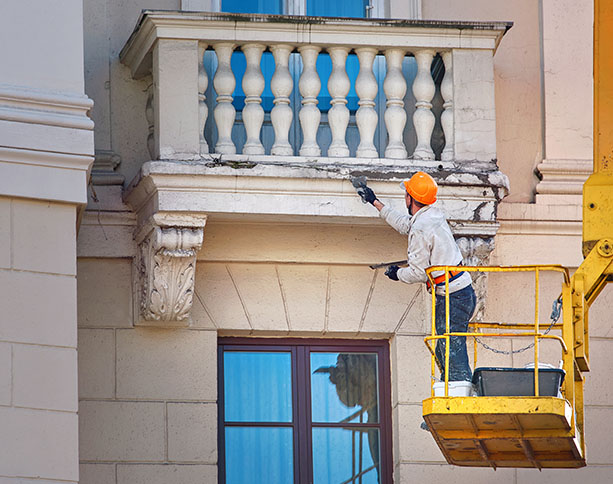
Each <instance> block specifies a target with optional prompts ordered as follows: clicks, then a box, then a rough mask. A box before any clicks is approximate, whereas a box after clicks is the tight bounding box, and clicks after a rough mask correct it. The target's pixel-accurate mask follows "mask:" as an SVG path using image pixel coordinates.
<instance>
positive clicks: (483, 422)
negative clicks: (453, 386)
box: [423, 0, 613, 469]
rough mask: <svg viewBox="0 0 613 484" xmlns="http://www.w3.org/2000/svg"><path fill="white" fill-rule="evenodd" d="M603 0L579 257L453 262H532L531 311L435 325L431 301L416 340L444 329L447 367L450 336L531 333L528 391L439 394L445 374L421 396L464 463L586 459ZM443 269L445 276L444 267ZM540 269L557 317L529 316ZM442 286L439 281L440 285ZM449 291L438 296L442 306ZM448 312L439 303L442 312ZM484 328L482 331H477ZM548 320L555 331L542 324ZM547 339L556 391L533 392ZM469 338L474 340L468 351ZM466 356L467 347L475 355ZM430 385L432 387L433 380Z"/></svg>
mask: <svg viewBox="0 0 613 484" xmlns="http://www.w3.org/2000/svg"><path fill="white" fill-rule="evenodd" d="M612 31H613V2H608V1H605V0H595V2H594V173H593V174H592V175H591V176H590V177H589V179H588V180H587V181H586V182H585V184H584V187H583V255H584V257H585V259H584V261H583V263H582V264H581V265H580V266H579V268H578V269H577V271H576V272H575V273H574V275H573V276H572V277H569V275H568V272H567V271H566V269H564V268H562V267H560V266H519V267H461V268H460V270H467V271H475V272H476V271H483V272H516V271H532V272H534V274H535V282H536V284H535V287H536V290H535V321H534V323H530V324H528V323H525V324H504V323H473V324H471V330H470V331H471V332H468V333H450V332H449V321H447V332H446V333H445V334H441V335H437V334H436V330H435V327H434V318H435V316H434V310H435V303H434V301H435V296H434V294H433V296H432V297H433V302H432V312H433V315H432V335H431V336H429V337H427V338H426V344H427V346H428V348H429V349H430V351H431V352H432V375H433V376H434V372H435V356H434V350H433V346H434V343H435V341H436V340H437V339H445V340H446V342H447V344H446V345H445V346H446V360H445V368H444V369H443V371H444V372H445V374H446V375H448V371H449V368H448V365H449V338H450V337H451V336H467V337H474V338H477V337H486V336H503V337H506V338H508V337H514V336H521V337H526V336H530V337H532V338H534V340H533V343H532V345H533V346H534V369H533V370H532V378H533V388H532V390H533V392H532V393H531V394H530V395H523V396H466V397H458V396H448V395H449V394H450V392H449V383H448V382H447V380H448V379H447V378H445V380H446V383H445V384H444V392H443V393H442V396H441V395H439V394H435V391H434V388H433V389H432V396H431V397H430V398H428V399H426V400H424V401H423V416H424V420H425V421H426V423H427V424H428V427H429V429H430V431H431V433H432V436H433V437H434V439H435V440H436V442H437V444H438V446H439V448H440V449H441V451H442V452H443V454H444V455H445V458H446V459H447V461H448V462H449V463H450V464H455V465H459V466H470V467H484V466H491V467H493V468H497V467H535V468H538V469H543V468H578V467H583V466H585V465H586V454H585V441H584V415H583V381H584V376H583V373H584V372H587V371H589V369H590V366H589V340H588V329H589V325H588V311H589V308H590V306H591V304H592V303H593V302H594V300H595V299H596V298H597V297H598V295H599V294H600V292H601V291H602V289H603V288H604V286H605V285H606V284H607V283H608V282H613V35H611V34H610V32H612ZM456 269H457V268H456V267H447V266H444V267H442V266H441V267H432V268H430V269H429V271H428V277H429V278H430V280H431V283H433V282H434V281H433V280H432V277H431V276H430V272H431V271H436V270H439V271H440V270H444V271H445V274H446V286H447V284H448V281H449V272H450V271H454V270H456ZM543 271H558V272H562V274H563V276H564V281H563V283H562V295H561V300H562V314H563V318H562V322H561V323H559V322H557V321H555V320H552V322H551V324H543V323H541V322H539V309H538V308H539V294H538V291H539V290H538V286H539V284H538V279H539V274H540V273H541V272H543ZM447 287H448V286H447ZM448 304H449V301H448V300H447V308H448ZM446 313H447V314H449V311H448V310H447V312H446ZM484 330H486V331H488V330H489V331H490V332H489V333H484V332H483V331H484ZM550 330H555V331H557V332H560V333H561V336H556V335H552V334H549V331H550ZM545 338H550V339H557V340H558V341H559V343H560V349H561V354H562V362H563V370H564V372H565V377H564V381H563V383H562V386H561V388H560V393H559V394H554V395H546V396H545V395H541V394H540V392H539V385H540V383H541V378H540V376H539V373H543V371H544V370H541V371H540V372H539V363H538V348H539V342H540V341H541V340H543V339H545ZM476 347H477V345H475V351H476ZM475 356H476V355H475ZM439 393H441V392H440V390H439Z"/></svg>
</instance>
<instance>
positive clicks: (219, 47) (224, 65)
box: [213, 42, 236, 154]
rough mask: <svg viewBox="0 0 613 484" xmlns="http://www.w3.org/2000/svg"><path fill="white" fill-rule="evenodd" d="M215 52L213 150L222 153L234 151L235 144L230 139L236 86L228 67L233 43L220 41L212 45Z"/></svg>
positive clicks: (234, 112) (234, 115)
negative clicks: (215, 135)
mask: <svg viewBox="0 0 613 484" xmlns="http://www.w3.org/2000/svg"><path fill="white" fill-rule="evenodd" d="M213 48H214V49H215V53H216V54H217V72H215V77H214V78H213V87H214V88H215V92H217V106H215V110H214V111H213V115H214V117H215V123H216V124H217V136H218V138H217V144H216V145H215V152H216V153H222V154H233V153H236V146H234V142H233V141H232V126H234V118H235V117H236V110H235V109H234V106H233V105H232V93H233V92H234V88H235V87H236V80H235V79H234V73H233V72H232V68H231V67H230V59H231V58H232V52H233V51H234V44H231V43H228V42H222V43H219V44H215V45H213Z"/></svg>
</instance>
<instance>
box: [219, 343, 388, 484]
mask: <svg viewBox="0 0 613 484" xmlns="http://www.w3.org/2000/svg"><path fill="white" fill-rule="evenodd" d="M388 354H389V353H388V343H387V342H386V341H368V342H367V343H359V344H356V343H355V342H353V341H346V340H338V341H335V340H307V341H305V342H304V343H302V342H297V341H296V340H291V341H290V340H282V339H279V340H272V339H267V340H262V339H258V338H252V339H247V338H220V353H219V359H218V362H219V363H218V364H219V368H220V383H221V387H220V395H219V399H220V402H223V404H222V405H221V406H220V407H219V439H220V443H219V451H220V457H219V461H220V463H221V466H220V469H219V472H220V479H219V482H220V483H221V484H245V483H249V484H264V483H266V484H270V483H275V484H276V483H283V484H296V483H303V482H310V483H311V484H330V483H336V484H342V483H350V482H354V483H356V484H357V483H359V482H360V483H362V484H375V483H376V484H379V483H380V482H391V475H392V462H391V458H390V456H391V454H392V452H391V437H390V435H391V434H390V427H391V416H390V413H391V407H390V395H389V393H390V389H389V388H390V382H389V363H388V362H387V359H388ZM380 449H381V450H380Z"/></svg>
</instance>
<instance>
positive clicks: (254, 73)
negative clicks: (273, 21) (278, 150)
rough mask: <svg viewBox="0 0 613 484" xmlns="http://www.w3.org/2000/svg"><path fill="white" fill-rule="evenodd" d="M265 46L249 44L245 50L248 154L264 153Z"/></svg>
mask: <svg viewBox="0 0 613 484" xmlns="http://www.w3.org/2000/svg"><path fill="white" fill-rule="evenodd" d="M264 49H265V46H263V45H261V44H247V45H244V46H243V52H244V54H245V58H246V60H247V68H246V69H245V75H244V76H243V84H242V85H243V91H244V92H245V108H244V109H243V123H245V131H246V133H247V141H245V146H244V147H243V153H245V154H247V155H263V154H264V146H263V145H262V142H261V141H260V131H261V129H262V123H263V122H264V109H262V98H261V97H260V96H261V95H262V92H263V91H264V76H263V75H262V69H261V68H260V59H261V58H262V52H264Z"/></svg>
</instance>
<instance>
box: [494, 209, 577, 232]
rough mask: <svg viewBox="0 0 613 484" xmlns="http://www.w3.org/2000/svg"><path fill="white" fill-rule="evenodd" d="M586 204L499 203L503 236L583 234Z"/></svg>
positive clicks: (499, 218)
mask: <svg viewBox="0 0 613 484" xmlns="http://www.w3.org/2000/svg"><path fill="white" fill-rule="evenodd" d="M581 211H582V207H581V205H580V204H572V205H557V204H556V205H545V204H535V203H502V204H500V205H499V206H498V220H499V222H500V230H499V232H498V233H499V234H500V235H565V236H567V235H568V236H577V237H581V231H582V213H581Z"/></svg>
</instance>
